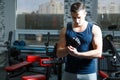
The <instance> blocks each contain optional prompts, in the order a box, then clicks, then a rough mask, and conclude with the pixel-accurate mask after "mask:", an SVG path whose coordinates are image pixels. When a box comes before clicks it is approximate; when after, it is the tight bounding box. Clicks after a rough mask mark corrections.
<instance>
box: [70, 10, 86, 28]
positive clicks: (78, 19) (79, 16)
mask: <svg viewBox="0 0 120 80" xmlns="http://www.w3.org/2000/svg"><path fill="white" fill-rule="evenodd" d="M71 16H72V19H73V22H74V24H75V25H79V26H81V25H82V24H83V22H84V21H85V16H86V12H85V10H80V11H79V12H77V13H75V12H71Z"/></svg>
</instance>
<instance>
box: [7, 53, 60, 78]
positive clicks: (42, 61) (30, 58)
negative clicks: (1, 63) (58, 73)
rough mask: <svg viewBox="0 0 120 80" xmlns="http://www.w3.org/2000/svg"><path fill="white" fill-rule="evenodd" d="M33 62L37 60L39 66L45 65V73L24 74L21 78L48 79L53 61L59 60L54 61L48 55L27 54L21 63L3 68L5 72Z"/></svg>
mask: <svg viewBox="0 0 120 80" xmlns="http://www.w3.org/2000/svg"><path fill="white" fill-rule="evenodd" d="M34 62H39V65H40V67H41V66H42V67H46V68H47V70H46V73H45V74H35V75H25V76H22V79H21V80H49V76H50V69H51V66H53V64H54V63H58V62H59V61H56V60H54V59H53V58H49V57H40V56H36V55H28V56H27V57H26V61H23V62H21V63H18V64H15V65H11V66H8V67H6V68H5V70H6V71H7V72H12V71H15V70H17V69H19V68H22V67H27V66H29V65H30V64H32V63H34ZM60 62H61V61H60Z"/></svg>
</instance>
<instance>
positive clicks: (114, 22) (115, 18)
mask: <svg viewBox="0 0 120 80" xmlns="http://www.w3.org/2000/svg"><path fill="white" fill-rule="evenodd" d="M119 4H120V0H98V23H99V24H100V25H101V27H102V29H103V30H117V31H118V30H120V10H119V8H120V5H119Z"/></svg>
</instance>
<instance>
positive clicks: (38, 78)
mask: <svg viewBox="0 0 120 80" xmlns="http://www.w3.org/2000/svg"><path fill="white" fill-rule="evenodd" d="M22 80H46V76H45V75H42V74H36V75H30V76H23V77H22Z"/></svg>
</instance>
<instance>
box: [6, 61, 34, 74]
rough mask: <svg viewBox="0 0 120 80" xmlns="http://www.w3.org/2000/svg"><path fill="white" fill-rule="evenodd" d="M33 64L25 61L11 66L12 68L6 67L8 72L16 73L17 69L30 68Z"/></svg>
mask: <svg viewBox="0 0 120 80" xmlns="http://www.w3.org/2000/svg"><path fill="white" fill-rule="evenodd" d="M31 63H32V62H28V61H23V62H21V63H18V64H14V65H11V66H7V67H5V70H6V71H7V72H12V71H15V70H17V69H20V68H22V67H25V66H28V65H30V64H31Z"/></svg>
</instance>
